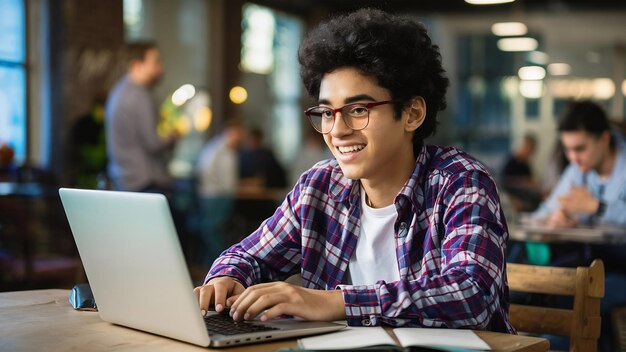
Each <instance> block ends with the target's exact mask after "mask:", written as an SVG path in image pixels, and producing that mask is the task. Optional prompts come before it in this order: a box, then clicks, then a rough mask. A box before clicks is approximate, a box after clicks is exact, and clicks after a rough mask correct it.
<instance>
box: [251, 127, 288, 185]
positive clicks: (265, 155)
mask: <svg viewBox="0 0 626 352" xmlns="http://www.w3.org/2000/svg"><path fill="white" fill-rule="evenodd" d="M239 175H240V177H241V179H244V180H245V179H250V178H257V179H259V180H260V182H261V186H262V187H265V188H284V187H286V186H287V175H286V172H285V169H284V168H283V166H282V165H281V164H280V163H279V162H278V160H277V159H276V156H274V153H273V152H272V150H271V149H269V148H267V147H265V146H263V131H261V129H259V128H253V129H252V130H251V131H250V141H249V145H248V147H247V148H246V149H244V150H242V151H241V154H240V157H239Z"/></svg>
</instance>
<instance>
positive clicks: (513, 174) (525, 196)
mask: <svg viewBox="0 0 626 352" xmlns="http://www.w3.org/2000/svg"><path fill="white" fill-rule="evenodd" d="M536 147H537V139H536V138H535V136H534V135H533V134H531V133H527V134H525V135H524V138H523V139H522V142H521V143H520V145H519V146H518V147H517V148H516V150H515V152H514V153H513V155H511V156H510V157H509V159H508V160H507V162H506V163H505V164H504V167H503V168H502V173H501V175H500V176H501V180H502V186H503V188H504V190H505V192H506V193H507V194H508V195H509V197H510V199H511V202H512V203H513V207H514V208H515V210H516V211H518V212H528V211H533V210H535V209H536V208H537V206H538V205H539V203H540V202H541V197H540V194H539V191H538V187H537V185H536V184H535V181H534V180H533V172H532V168H531V165H530V161H531V159H532V156H533V154H534V153H535V149H536Z"/></svg>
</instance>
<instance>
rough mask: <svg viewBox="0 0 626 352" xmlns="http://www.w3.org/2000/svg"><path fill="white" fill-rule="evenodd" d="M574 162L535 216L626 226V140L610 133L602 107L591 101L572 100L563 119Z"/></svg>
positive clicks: (561, 223) (554, 221)
mask: <svg viewBox="0 0 626 352" xmlns="http://www.w3.org/2000/svg"><path fill="white" fill-rule="evenodd" d="M559 134H560V138H561V143H562V145H563V149H564V151H565V155H566V156H567V159H568V160H569V161H570V165H569V166H568V167H567V168H566V169H565V171H564V172H563V175H562V176H561V178H560V180H559V182H558V184H557V186H556V187H555V188H554V190H553V191H552V193H551V194H550V196H549V197H548V199H547V200H546V201H545V202H544V203H543V204H542V205H541V206H540V207H539V209H538V210H537V211H536V212H535V214H534V216H535V217H537V218H545V220H546V221H547V223H548V225H551V226H555V227H572V226H576V225H577V224H579V223H585V224H588V225H589V224H609V225H614V226H626V144H625V143H624V140H623V138H622V137H623V136H619V135H617V134H616V135H613V134H611V126H610V124H609V120H608V118H607V116H606V114H605V113H604V111H603V110H602V108H601V107H599V106H598V105H596V104H595V103H593V102H590V101H581V102H575V103H572V104H570V105H569V106H568V108H567V110H566V111H565V113H564V114H563V117H562V119H561V122H560V123H559Z"/></svg>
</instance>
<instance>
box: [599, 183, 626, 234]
mask: <svg viewBox="0 0 626 352" xmlns="http://www.w3.org/2000/svg"><path fill="white" fill-rule="evenodd" d="M623 175H624V174H623V173H622V174H621V175H620V177H618V178H615V179H613V180H611V183H615V186H616V187H615V188H613V189H617V190H618V191H617V192H616V193H615V194H610V195H606V196H605V197H603V199H601V201H603V202H605V204H606V209H605V210H604V214H602V218H601V219H602V223H605V224H607V225H612V226H626V176H623ZM610 186H612V185H610ZM605 193H606V192H605Z"/></svg>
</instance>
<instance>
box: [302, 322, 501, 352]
mask: <svg viewBox="0 0 626 352" xmlns="http://www.w3.org/2000/svg"><path fill="white" fill-rule="evenodd" d="M392 332H393V334H394V335H395V336H396V338H397V340H398V343H396V341H394V339H393V338H392V337H391V335H390V334H389V333H388V332H387V331H386V330H385V329H383V328H382V327H355V328H347V329H344V330H342V331H340V332H336V333H332V334H326V335H323V336H315V337H309V338H303V339H300V340H298V346H299V347H301V348H303V349H307V350H320V351H322V350H349V349H366V348H373V347H376V348H382V347H390V349H398V350H403V349H408V348H409V347H426V348H432V349H436V350H443V351H488V350H490V349H491V348H490V347H489V345H487V343H486V342H485V341H483V340H482V339H481V338H480V337H478V335H476V334H475V333H474V332H473V331H471V330H458V329H429V328H395V329H393V330H392Z"/></svg>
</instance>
